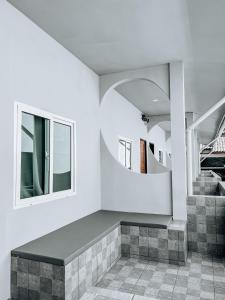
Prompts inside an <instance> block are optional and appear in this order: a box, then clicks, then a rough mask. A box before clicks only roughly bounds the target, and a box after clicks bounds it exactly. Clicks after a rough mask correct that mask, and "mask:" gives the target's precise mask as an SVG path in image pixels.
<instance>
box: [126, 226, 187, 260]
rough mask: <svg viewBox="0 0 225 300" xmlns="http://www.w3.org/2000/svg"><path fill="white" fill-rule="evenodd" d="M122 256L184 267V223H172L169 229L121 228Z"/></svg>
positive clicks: (185, 251) (185, 243)
mask: <svg viewBox="0 0 225 300" xmlns="http://www.w3.org/2000/svg"><path fill="white" fill-rule="evenodd" d="M121 243H122V244H121V254H122V256H125V257H140V258H143V259H150V260H156V261H162V262H167V263H168V262H169V263H172V264H180V265H184V264H185V262H186V259H187V234H186V224H185V223H184V222H180V223H176V222H171V224H170V226H169V227H168V228H167V229H160V228H148V227H138V226H125V225H122V226H121Z"/></svg>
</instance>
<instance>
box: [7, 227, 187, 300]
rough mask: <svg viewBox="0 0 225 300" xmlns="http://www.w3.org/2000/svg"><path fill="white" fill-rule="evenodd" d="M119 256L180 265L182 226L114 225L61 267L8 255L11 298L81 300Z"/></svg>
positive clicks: (183, 251)
mask: <svg viewBox="0 0 225 300" xmlns="http://www.w3.org/2000/svg"><path fill="white" fill-rule="evenodd" d="M121 232H122V234H121ZM121 255H122V256H126V257H127V256H130V257H132V256H134V257H139V258H144V259H151V260H157V261H163V262H169V263H173V264H181V265H184V264H185V262H186V258H187V246H186V224H184V223H182V222H181V223H176V222H172V223H171V224H170V225H169V227H168V228H167V229H161V228H149V227H139V226H128V225H121V226H118V227H117V228H115V229H114V230H113V231H111V232H110V233H109V234H107V235H106V236H105V237H103V238H102V239H101V240H99V241H98V242H97V243H95V244H94V245H93V246H91V247H90V248H88V249H87V250H85V251H84V252H83V253H82V254H80V255H79V256H78V257H75V258H74V259H73V260H72V261H71V262H70V263H68V264H67V265H65V266H58V265H53V264H49V263H43V262H38V261H33V260H28V259H24V258H20V257H15V256H12V266H11V299H13V300H28V299H29V300H78V299H81V297H82V296H83V295H84V294H85V292H86V291H87V290H88V289H89V288H90V287H92V286H95V285H96V284H97V283H98V281H100V280H101V278H102V276H103V275H104V274H105V273H106V272H107V271H108V270H109V269H110V268H111V267H112V266H113V265H114V263H115V262H116V261H117V260H118V259H119V258H120V256H121Z"/></svg>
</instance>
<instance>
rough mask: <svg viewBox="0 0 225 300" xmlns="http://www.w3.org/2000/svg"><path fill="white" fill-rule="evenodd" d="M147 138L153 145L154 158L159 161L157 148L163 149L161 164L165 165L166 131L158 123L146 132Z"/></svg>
mask: <svg viewBox="0 0 225 300" xmlns="http://www.w3.org/2000/svg"><path fill="white" fill-rule="evenodd" d="M147 139H148V141H149V142H151V143H153V144H154V145H155V153H154V156H155V158H156V159H157V160H158V161H159V150H161V151H163V165H164V166H166V153H167V148H166V132H165V130H163V129H162V128H160V127H159V126H158V125H156V126H154V127H153V128H152V129H151V130H150V131H149V133H148V136H147Z"/></svg>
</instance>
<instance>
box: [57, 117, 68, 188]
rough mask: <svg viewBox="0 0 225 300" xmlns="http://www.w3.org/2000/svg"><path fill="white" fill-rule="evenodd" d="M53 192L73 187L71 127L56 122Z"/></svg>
mask: <svg viewBox="0 0 225 300" xmlns="http://www.w3.org/2000/svg"><path fill="white" fill-rule="evenodd" d="M53 130H54V136H53V152H54V153H53V192H59V191H64V190H70V189H71V127H70V126H67V125H64V124H61V123H57V122H54V129H53Z"/></svg>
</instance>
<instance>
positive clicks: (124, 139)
mask: <svg viewBox="0 0 225 300" xmlns="http://www.w3.org/2000/svg"><path fill="white" fill-rule="evenodd" d="M120 141H124V142H125V143H130V145H131V149H130V168H127V166H124V165H122V166H123V167H124V168H126V169H127V170H130V171H132V170H133V168H132V165H133V164H132V151H133V140H131V139H129V138H125V137H122V136H119V137H118V145H119V143H120ZM119 147H120V146H119ZM119 147H118V158H119V157H120V148H119ZM125 151H126V146H125ZM125 161H126V153H125ZM120 163H121V162H120ZM121 164H122V163H121Z"/></svg>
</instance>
